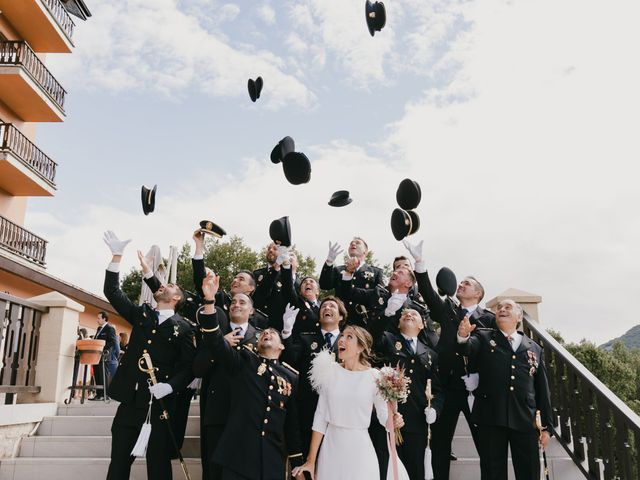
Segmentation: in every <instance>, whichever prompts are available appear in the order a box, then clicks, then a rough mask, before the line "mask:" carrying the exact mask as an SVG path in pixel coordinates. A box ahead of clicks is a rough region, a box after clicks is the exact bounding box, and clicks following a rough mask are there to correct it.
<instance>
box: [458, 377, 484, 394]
mask: <svg viewBox="0 0 640 480" xmlns="http://www.w3.org/2000/svg"><path fill="white" fill-rule="evenodd" d="M461 378H462V380H463V381H464V385H465V387H467V391H468V392H473V391H474V390H475V389H476V388H478V384H479V383H480V375H479V374H477V373H470V374H469V375H463V376H462V377H461Z"/></svg>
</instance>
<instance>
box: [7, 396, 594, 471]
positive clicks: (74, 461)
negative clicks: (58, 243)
mask: <svg viewBox="0 0 640 480" xmlns="http://www.w3.org/2000/svg"><path fill="white" fill-rule="evenodd" d="M116 408H117V403H116V402H111V403H109V404H105V403H102V402H87V403H86V404H85V405H60V406H59V407H58V415H56V416H55V417H45V418H44V419H43V421H42V423H41V424H40V426H39V427H38V429H37V431H36V434H35V435H34V436H32V437H28V438H25V439H23V440H22V443H21V445H20V453H19V455H18V457H17V458H13V459H3V460H1V461H0V480H34V479H38V478H46V480H68V479H70V478H77V476H78V473H79V472H82V475H83V477H85V478H92V479H94V480H100V479H104V478H106V475H107V468H108V465H109V455H110V450H111V435H110V430H111V422H112V420H113V416H114V414H115V411H116ZM199 409H200V407H199V405H198V403H197V402H193V404H192V405H191V410H190V413H189V415H190V416H189V421H188V423H187V432H186V438H185V442H184V446H183V449H182V453H183V456H184V457H185V460H186V463H187V467H188V469H189V473H190V474H191V477H192V479H193V480H199V479H201V478H202V469H201V466H200V443H199V442H200V439H199V437H198V435H199V419H198V415H199ZM453 451H454V452H455V454H456V455H457V456H458V460H457V461H455V462H452V465H451V480H458V479H465V480H466V479H479V478H480V467H479V460H478V455H477V453H476V451H475V447H474V445H473V440H472V439H471V435H470V433H469V427H468V425H467V423H466V421H465V420H464V418H463V417H461V418H460V421H459V422H458V429H457V431H456V437H455V439H454V443H453ZM547 459H548V464H549V474H550V478H552V479H555V480H584V476H583V474H582V473H581V472H580V470H579V469H578V467H576V465H575V464H574V463H573V460H571V458H569V456H568V455H567V453H566V452H565V451H564V449H563V448H562V447H561V446H560V444H559V443H558V442H557V441H556V440H555V439H552V440H551V444H550V446H549V448H548V449H547ZM146 478H147V474H146V466H145V460H144V459H137V460H136V461H135V462H134V464H133V467H132V469H131V479H132V480H145V479H146ZM173 478H174V479H176V480H178V479H181V478H184V476H183V474H182V470H181V468H180V465H179V463H178V462H177V461H174V462H173ZM509 478H510V479H511V478H513V472H511V473H510V476H509Z"/></svg>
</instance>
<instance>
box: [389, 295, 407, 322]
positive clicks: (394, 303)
mask: <svg viewBox="0 0 640 480" xmlns="http://www.w3.org/2000/svg"><path fill="white" fill-rule="evenodd" d="M406 300H407V296H406V295H404V294H398V293H394V294H393V295H391V296H390V297H389V300H387V308H385V309H384V314H385V315H386V316H387V317H392V316H393V315H395V314H396V312H397V311H398V310H400V309H401V308H402V305H404V302H405V301H406Z"/></svg>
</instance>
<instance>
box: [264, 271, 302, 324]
mask: <svg viewBox="0 0 640 480" xmlns="http://www.w3.org/2000/svg"><path fill="white" fill-rule="evenodd" d="M284 271H285V269H284V268H282V267H281V268H280V270H276V269H275V268H273V267H271V266H267V267H262V268H259V269H257V270H255V271H254V272H253V276H254V277H255V279H256V291H255V292H254V294H253V299H254V308H258V309H259V310H261V311H262V312H264V313H265V314H266V315H267V317H268V319H269V326H270V327H273V328H275V329H276V330H278V331H280V330H282V315H283V314H284V310H285V307H286V306H287V302H288V301H289V296H288V294H287V292H286V291H285V287H284V280H283V278H282V277H283V272H284ZM288 271H289V273H291V269H289V270H288ZM298 285H299V282H298V280H297V279H296V281H295V282H293V288H294V290H295V289H297V287H298Z"/></svg>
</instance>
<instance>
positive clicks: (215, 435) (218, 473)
mask: <svg viewBox="0 0 640 480" xmlns="http://www.w3.org/2000/svg"><path fill="white" fill-rule="evenodd" d="M204 431H205V432H206V436H207V442H206V445H205V447H204V448H205V451H204V453H203V455H202V461H203V462H205V463H206V469H207V470H206V471H207V476H206V477H205V476H204V475H203V480H204V478H207V479H208V480H221V479H222V478H224V477H223V476H222V466H221V465H218V464H217V463H215V462H214V461H213V453H214V452H215V450H216V447H217V446H218V442H219V441H220V437H221V436H222V432H223V431H224V425H207V426H205V427H204ZM204 469H205V465H204V464H203V466H202V471H203V472H204V471H205V470H204Z"/></svg>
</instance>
